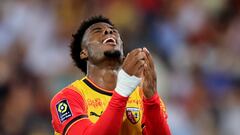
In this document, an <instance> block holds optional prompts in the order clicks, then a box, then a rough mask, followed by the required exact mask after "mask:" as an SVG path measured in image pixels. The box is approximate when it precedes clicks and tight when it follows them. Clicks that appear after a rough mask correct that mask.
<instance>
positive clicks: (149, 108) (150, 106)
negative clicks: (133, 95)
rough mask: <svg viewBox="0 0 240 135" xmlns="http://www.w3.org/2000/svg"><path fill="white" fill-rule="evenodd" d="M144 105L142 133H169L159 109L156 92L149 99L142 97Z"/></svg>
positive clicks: (163, 115)
mask: <svg viewBox="0 0 240 135" xmlns="http://www.w3.org/2000/svg"><path fill="white" fill-rule="evenodd" d="M143 107H144V120H143V121H144V122H143V124H144V125H143V126H144V127H143V134H144V135H170V134H171V133H170V130H169V127H168V124H167V119H166V117H165V114H164V112H163V110H162V109H161V104H160V99H159V96H158V94H157V93H155V95H154V96H153V97H151V98H150V99H143Z"/></svg>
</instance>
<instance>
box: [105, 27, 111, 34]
mask: <svg viewBox="0 0 240 135" xmlns="http://www.w3.org/2000/svg"><path fill="white" fill-rule="evenodd" d="M104 34H105V35H107V34H113V30H112V29H110V28H107V29H105V31H104Z"/></svg>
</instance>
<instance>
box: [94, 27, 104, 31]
mask: <svg viewBox="0 0 240 135" xmlns="http://www.w3.org/2000/svg"><path fill="white" fill-rule="evenodd" d="M95 30H102V28H99V27H96V28H93V29H92V31H95Z"/></svg>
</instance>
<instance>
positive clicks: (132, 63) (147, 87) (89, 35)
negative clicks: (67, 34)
mask: <svg viewBox="0 0 240 135" xmlns="http://www.w3.org/2000/svg"><path fill="white" fill-rule="evenodd" d="M109 38H112V39H114V40H115V42H108V43H105V42H104V40H106V39H109ZM82 43H83V46H82V47H83V50H82V52H81V53H80V58H81V59H87V77H88V78H89V79H91V80H92V81H93V82H94V83H95V84H97V85H98V86H100V87H101V88H104V89H106V90H114V89H115V87H116V83H117V73H118V71H119V69H120V68H121V67H122V69H123V70H124V71H125V72H126V73H128V74H129V75H135V76H137V77H141V78H143V82H142V84H141V87H142V89H143V93H144V96H145V97H146V98H151V97H152V96H153V95H154V93H155V92H156V72H155V69H154V64H153V61H152V57H151V54H150V53H149V51H148V50H147V49H146V48H143V49H142V48H137V49H134V50H132V51H131V52H130V53H128V54H127V56H126V58H124V55H123V42H122V40H121V38H120V34H119V32H118V31H117V29H115V28H114V27H113V26H111V25H109V24H107V23H96V24H93V25H92V26H90V27H89V28H88V29H87V30H86V32H85V34H84V37H83V42H82ZM106 51H109V52H113V51H119V52H120V54H121V55H120V57H119V58H117V59H116V58H109V57H106V56H105V55H104V52H106Z"/></svg>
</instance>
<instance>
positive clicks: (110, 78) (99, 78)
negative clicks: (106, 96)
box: [87, 64, 118, 91]
mask: <svg viewBox="0 0 240 135" xmlns="http://www.w3.org/2000/svg"><path fill="white" fill-rule="evenodd" d="M117 73H118V68H114V67H107V68H106V67H105V68H101V67H98V66H95V65H92V64H88V72H87V77H88V78H89V79H90V80H91V81H93V82H94V83H95V84H96V85H98V86H99V87H101V88H103V89H105V90H109V91H111V90H114V89H115V87H116V83H117Z"/></svg>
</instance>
